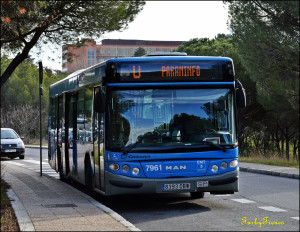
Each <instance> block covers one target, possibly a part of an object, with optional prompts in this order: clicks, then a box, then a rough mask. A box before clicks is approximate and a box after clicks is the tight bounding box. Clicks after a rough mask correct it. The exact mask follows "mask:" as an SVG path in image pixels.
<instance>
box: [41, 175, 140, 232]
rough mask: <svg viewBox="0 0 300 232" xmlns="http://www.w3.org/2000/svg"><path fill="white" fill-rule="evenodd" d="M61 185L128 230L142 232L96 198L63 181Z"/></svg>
mask: <svg viewBox="0 0 300 232" xmlns="http://www.w3.org/2000/svg"><path fill="white" fill-rule="evenodd" d="M46 176H47V177H50V178H54V177H51V176H48V175H46ZM56 180H57V179H56ZM60 183H62V184H63V185H65V186H66V187H68V188H72V190H73V191H76V192H77V193H79V194H80V195H81V196H82V197H84V198H85V199H87V200H88V201H89V202H91V203H92V204H93V205H94V206H96V207H98V208H100V209H101V210H103V211H104V212H105V213H107V214H108V215H110V216H111V217H113V218H114V219H115V220H116V221H118V222H120V223H121V224H123V225H124V226H125V227H126V228H128V229H129V230H130V231H141V230H140V229H139V228H137V227H135V226H134V225H133V224H132V223H130V222H129V221H127V220H126V219H125V218H123V217H122V216H121V215H119V214H118V213H116V212H115V211H113V210H112V209H110V208H108V207H106V206H105V205H103V204H101V203H100V202H98V201H96V200H95V199H94V198H92V197H91V196H89V195H86V194H85V193H83V192H81V191H79V190H78V189H76V188H74V187H72V186H71V185H69V184H66V183H64V182H62V181H60Z"/></svg>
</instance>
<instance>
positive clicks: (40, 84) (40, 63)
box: [39, 61, 43, 176]
mask: <svg viewBox="0 0 300 232" xmlns="http://www.w3.org/2000/svg"><path fill="white" fill-rule="evenodd" d="M42 82H43V64H42V62H41V61H40V62H39V100H40V175H41V176H42V175H43V174H42V94H43V93H42Z"/></svg>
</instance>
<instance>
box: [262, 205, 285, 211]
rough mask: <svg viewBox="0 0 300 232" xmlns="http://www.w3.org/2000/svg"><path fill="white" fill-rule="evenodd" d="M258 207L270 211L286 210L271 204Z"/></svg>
mask: <svg viewBox="0 0 300 232" xmlns="http://www.w3.org/2000/svg"><path fill="white" fill-rule="evenodd" d="M258 208H260V209H264V210H267V211H271V212H285V211H286V210H285V209H280V208H276V207H273V206H262V207H258Z"/></svg>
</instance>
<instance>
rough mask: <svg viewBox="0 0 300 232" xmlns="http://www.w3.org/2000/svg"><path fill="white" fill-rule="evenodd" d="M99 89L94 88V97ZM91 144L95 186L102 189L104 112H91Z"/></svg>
mask: <svg viewBox="0 0 300 232" xmlns="http://www.w3.org/2000/svg"><path fill="white" fill-rule="evenodd" d="M99 91H100V87H97V88H94V98H95V95H96V94H97V93H98V92H99ZM93 144H94V151H93V152H94V165H95V166H94V170H95V186H96V188H98V189H100V190H101V191H104V190H105V188H104V114H103V113H97V112H95V111H94V114H93Z"/></svg>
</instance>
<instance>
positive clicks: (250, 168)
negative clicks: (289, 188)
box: [239, 162, 299, 179]
mask: <svg viewBox="0 0 300 232" xmlns="http://www.w3.org/2000/svg"><path fill="white" fill-rule="evenodd" d="M239 166H240V171H244V172H253V173H259V174H266V175H272V176H281V177H287V178H293V179H299V169H298V168H289V167H281V166H272V165H266V164H254V163H246V162H240V163H239Z"/></svg>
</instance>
